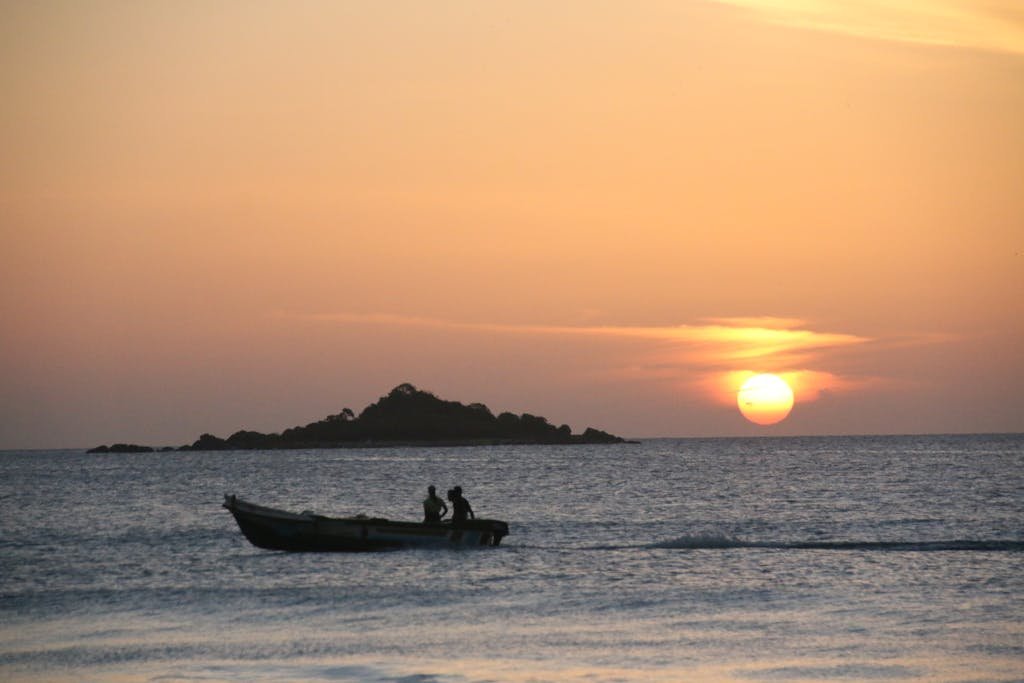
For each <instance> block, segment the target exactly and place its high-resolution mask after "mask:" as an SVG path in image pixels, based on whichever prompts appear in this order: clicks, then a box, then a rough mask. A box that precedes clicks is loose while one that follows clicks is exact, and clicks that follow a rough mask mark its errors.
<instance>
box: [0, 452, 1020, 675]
mask: <svg viewBox="0 0 1024 683" xmlns="http://www.w3.org/2000/svg"><path fill="white" fill-rule="evenodd" d="M0 472H2V478H0V680H3V681H33V682H34V681H58V682H64V681H103V682H107V681H111V682H117V683H120V682H131V681H160V682H169V681H202V682H204V683H209V682H216V681H316V682H338V681H342V682H348V681H394V682H401V683H463V682H473V683H478V682H484V681H522V682H526V681H581V682H587V683H595V682H607V681H626V682H629V681H962V682H968V681H970V682H977V683H980V682H982V681H1022V680H1024V435H970V436H968V435H958V436H885V437H814V438H810V437H808V438H755V439H726V438H723V439H655V440H645V441H642V442H641V443H638V444H619V445H607V446H515V447H513V446H509V447H465V448H402V449H397V448H395V449H393V448H379V449H345V450H317V451H240V452H208V453H203V452H180V453H179V452H171V453H150V454H131V455H128V454H121V455H117V454H113V455H111V454H104V455H87V454H85V453H84V452H81V451H31V452H14V451H7V452H0ZM428 484H435V485H436V486H437V487H438V489H439V490H440V491H444V490H446V489H448V488H450V487H452V486H454V485H456V484H459V485H461V486H462V488H463V490H464V493H465V496H466V497H467V498H468V499H469V500H470V502H471V503H472V505H473V508H474V510H475V512H476V514H477V515H478V516H481V517H492V518H497V519H503V520H506V521H507V522H508V523H509V525H510V527H511V533H510V535H509V536H508V537H507V538H506V539H505V540H504V542H503V543H502V545H501V547H498V548H479V549H462V550H447V549H446V550H436V549H435V550H396V551H389V552H380V553H364V554H306V553H297V554H291V553H283V552H271V551H266V550H260V549H257V548H255V547H253V546H252V545H250V544H249V543H248V542H247V541H246V540H245V539H244V538H243V537H242V535H241V533H240V532H239V530H238V527H237V526H236V524H235V522H234V520H233V519H232V517H231V515H230V514H229V513H228V512H227V511H225V510H224V509H222V508H221V502H222V500H223V496H224V494H225V493H234V494H237V495H238V496H239V497H241V498H245V499H246V500H249V501H252V502H255V503H258V504H261V505H269V506H273V507H280V508H285V509H289V510H293V511H296V512H299V511H302V510H313V511H315V512H318V513H320V514H327V515H336V516H342V515H354V514H360V513H361V514H367V515H370V516H381V517H387V518H391V519H418V518H420V516H421V509H422V508H421V501H422V499H423V498H424V496H425V495H426V491H425V490H426V487H427V485H428Z"/></svg>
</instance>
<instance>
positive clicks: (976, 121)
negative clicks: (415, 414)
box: [0, 0, 1024, 448]
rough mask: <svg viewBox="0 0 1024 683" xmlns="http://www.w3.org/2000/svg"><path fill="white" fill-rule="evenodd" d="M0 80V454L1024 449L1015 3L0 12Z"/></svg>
mask: <svg viewBox="0 0 1024 683" xmlns="http://www.w3.org/2000/svg"><path fill="white" fill-rule="evenodd" d="M0 83H2V92H3V93H4V106H3V107H0V144H2V148H0V149H2V150H3V153H2V154H0V320H2V323H0V350H2V351H3V353H2V354H0V363H2V365H0V376H2V377H3V381H2V382H0V448H24V447H61V446H68V447H77V446H92V445H96V444H99V443H110V442H113V441H136V442H141V443H147V444H151V445H161V444H174V445H178V444H181V443H185V442H188V441H191V440H192V439H194V438H195V437H196V436H198V435H199V434H200V433H202V432H207V431H208V432H212V433H215V434H219V435H222V436H226V435H228V434H230V433H231V432H233V431H235V430H237V429H241V428H250V429H259V430H263V431H277V430H280V429H283V428H286V427H289V426H292V425H295V424H299V423H305V422H308V421H311V420H315V419H319V418H321V417H324V416H326V415H327V414H331V413H337V412H338V411H339V410H340V409H341V408H342V407H351V408H353V409H354V410H356V411H358V410H360V409H361V408H363V407H365V406H366V405H367V404H368V403H370V402H372V401H374V400H376V399H377V398H378V397H379V396H381V395H382V394H384V393H386V392H387V391H388V390H390V389H391V388H392V387H393V386H395V385H396V384H399V383H401V382H406V381H408V382H412V383H413V384H416V385H417V386H419V387H421V388H423V389H427V390H430V391H433V392H435V393H437V394H438V395H440V396H442V397H444V398H449V399H455V400H461V401H464V402H473V401H480V402H483V403H486V404H488V405H489V406H490V407H491V408H492V409H494V410H495V411H503V410H511V411H514V412H524V411H527V412H531V413H535V414H541V415H545V416H546V417H548V418H549V419H550V420H551V421H552V422H554V423H556V424H561V423H563V422H565V423H568V424H570V425H571V426H572V427H573V429H574V430H575V431H580V430H582V429H583V428H584V427H586V426H590V425H593V426H596V427H599V428H603V429H607V430H609V431H612V432H615V433H619V434H623V435H626V436H635V437H643V436H690V435H692V436H704V435H748V434H836V433H838V434H849V433H906V432H948V431H953V432H971V431H1024V399H1022V398H1021V387H1022V386H1024V352H1022V351H1021V348H1022V347H1021V339H1024V303H1022V302H1024V124H1022V123H1021V122H1022V121H1024V11H1022V10H1021V9H1020V6H1019V3H1018V2H1016V0H1001V1H1000V0H991V1H987V2H970V1H968V0H933V1H932V2H927V1H917V0H914V1H913V2H911V0H904V1H903V2H899V1H894V2H882V1H881V0H859V1H853V0H850V1H843V2H840V1H839V0H834V1H827V0H820V1H815V0H734V1H732V2H713V1H711V0H700V1H698V0H692V1H690V0H671V1H669V0H664V1H653V0H652V1H646V2H630V3H625V2H590V1H587V2H584V1H582V0H581V1H579V2H573V1H569V0H566V1H565V2H560V3H547V2H520V3H512V4H509V3H502V4H491V3H479V2H472V1H469V0H466V1H465V2H455V1H451V2H433V3H422V2H412V1H409V2H400V1H396V2H388V3H369V2H347V3H346V2H333V1H332V2H317V1H314V0H309V1H307V2H300V3H284V2H281V3H276V2H266V3H249V2H230V1H229V2H221V3H215V4H213V5H211V4H210V3H205V2H175V3H170V2H168V3H155V2H154V3H128V4H125V3H107V2H96V3H78V2H39V3H4V4H2V5H0ZM752 372H778V373H782V374H784V376H786V377H787V379H789V380H791V382H792V383H793V384H794V389H795V392H796V405H795V407H794V408H793V411H792V413H791V414H790V416H789V417H788V418H787V419H786V420H785V421H784V422H782V423H780V424H778V425H775V426H772V427H767V428H766V427H757V426H755V425H752V424H750V423H748V422H746V421H745V420H744V419H743V418H742V416H741V415H740V414H739V412H738V411H737V409H736V404H735V394H734V393H732V392H735V390H736V388H738V387H737V386H736V385H735V382H736V381H737V378H739V377H741V376H744V373H746V375H745V376H749V373H752Z"/></svg>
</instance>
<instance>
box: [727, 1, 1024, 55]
mask: <svg viewBox="0 0 1024 683" xmlns="http://www.w3.org/2000/svg"><path fill="white" fill-rule="evenodd" d="M718 1H719V2H721V3H723V4H728V5H734V6H738V7H744V8H747V9H750V10H753V11H755V12H757V13H759V14H760V15H761V16H762V17H764V18H765V19H766V20H767V21H770V22H773V23H778V24H784V25H789V26H797V27H800V28H808V29H815V30H820V31H830V32H834V33H844V34H847V35H854V36H859V37H863V38H872V39H877V40H887V41H896V42H903V43H918V44H924V45H937V46H938V45H941V46H947V47H958V48H969V49H978V50H987V51H992V52H1005V53H1011V54H1017V55H1024V5H1022V4H1021V3H1020V1H1019V0H984V1H982V0H718Z"/></svg>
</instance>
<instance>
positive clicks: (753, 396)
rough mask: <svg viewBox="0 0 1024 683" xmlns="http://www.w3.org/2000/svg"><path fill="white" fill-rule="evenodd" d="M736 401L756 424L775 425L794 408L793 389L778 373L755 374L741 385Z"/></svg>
mask: <svg viewBox="0 0 1024 683" xmlns="http://www.w3.org/2000/svg"><path fill="white" fill-rule="evenodd" d="M736 403H737V405H739V408H740V412H741V413H743V417H745V418H747V419H748V420H750V421H751V422H753V423H754V424H759V425H773V424H775V423H776V422H781V421H782V420H785V419H786V416H787V415H789V411H790V410H792V409H793V390H792V389H790V388H789V385H788V384H786V381H785V380H783V379H782V378H781V377H779V376H778V375H772V374H763V375H754V376H753V377H751V378H750V379H748V380H747V381H746V382H744V383H743V386H742V387H740V391H739V394H737V396H736Z"/></svg>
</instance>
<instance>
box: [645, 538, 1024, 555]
mask: <svg viewBox="0 0 1024 683" xmlns="http://www.w3.org/2000/svg"><path fill="white" fill-rule="evenodd" d="M648 547H649V548H662V549H667V550H729V549H736V548H760V549H769V550H860V551H881V552H884V551H891V552H950V551H973V552H988V553H993V552H1024V541H1005V540H972V539H963V540H949V541H741V540H738V539H735V538H729V537H728V536H715V535H710V536H681V537H679V538H675V539H672V540H669V541H661V542H659V543H653V544H651V545H650V546H648Z"/></svg>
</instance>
